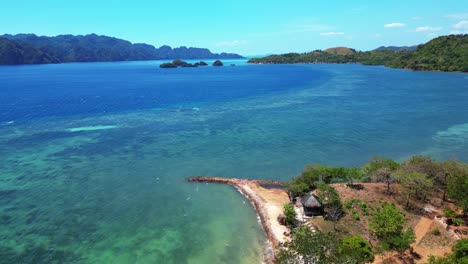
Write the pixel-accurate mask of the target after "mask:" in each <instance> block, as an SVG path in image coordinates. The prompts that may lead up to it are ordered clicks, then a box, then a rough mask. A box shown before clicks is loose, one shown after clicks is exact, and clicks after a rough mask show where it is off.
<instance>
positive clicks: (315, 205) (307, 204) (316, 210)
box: [301, 193, 323, 216]
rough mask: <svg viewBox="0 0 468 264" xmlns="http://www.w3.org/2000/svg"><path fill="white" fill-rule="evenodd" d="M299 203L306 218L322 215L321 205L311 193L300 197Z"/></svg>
mask: <svg viewBox="0 0 468 264" xmlns="http://www.w3.org/2000/svg"><path fill="white" fill-rule="evenodd" d="M301 203H302V206H303V207H304V213H305V215H306V216H315V215H322V214H323V211H322V203H320V201H319V200H318V198H317V196H315V195H314V194H313V193H310V194H308V195H307V196H303V197H301Z"/></svg>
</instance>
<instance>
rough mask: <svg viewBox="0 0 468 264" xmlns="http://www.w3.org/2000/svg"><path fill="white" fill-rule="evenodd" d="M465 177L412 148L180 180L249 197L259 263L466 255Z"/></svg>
mask: <svg viewBox="0 0 468 264" xmlns="http://www.w3.org/2000/svg"><path fill="white" fill-rule="evenodd" d="M466 177H468V164H466V163H463V162H461V161H458V160H449V161H445V162H438V161H435V160H433V159H432V158H430V157H429V156H413V157H411V158H409V159H408V160H406V161H404V162H402V163H398V162H396V161H393V160H391V159H387V158H383V157H374V158H372V159H371V160H370V162H369V163H367V164H365V165H364V166H362V167H357V168H346V167H329V166H324V165H312V166H307V167H306V169H305V171H304V172H303V173H302V174H301V175H299V176H297V177H295V178H294V179H292V180H291V181H289V182H280V181H264V180H248V179H236V178H222V177H206V176H198V177H190V178H188V179H187V180H188V181H191V182H210V183H221V184H228V185H231V186H233V187H235V188H236V189H237V190H238V191H239V192H240V193H241V194H243V195H245V196H246V197H247V198H248V199H249V200H250V202H251V203H252V205H253V206H254V208H255V210H256V212H257V214H258V216H259V218H260V221H261V224H262V226H263V228H264V230H265V233H266V236H267V238H268V241H269V244H270V248H269V249H268V250H267V251H268V254H267V259H265V260H264V261H265V262H266V263H316V262H317V261H319V262H320V263H374V264H380V263H399V264H405V263H428V264H445V263H465V262H463V261H465V260H468V259H467V257H466V253H467V252H466V250H467V248H468V247H466V246H467V245H468V227H467V223H466V222H467V217H466V213H467V211H468V200H467V199H468V197H467V196H466V195H465V190H466V188H467V187H468V186H467V184H468V182H467V181H466ZM449 199H450V200H449ZM317 244H320V245H321V247H317V246H316V245H317ZM452 252H453V253H452ZM463 254H465V255H463ZM304 260H305V261H304ZM444 261H446V262H444Z"/></svg>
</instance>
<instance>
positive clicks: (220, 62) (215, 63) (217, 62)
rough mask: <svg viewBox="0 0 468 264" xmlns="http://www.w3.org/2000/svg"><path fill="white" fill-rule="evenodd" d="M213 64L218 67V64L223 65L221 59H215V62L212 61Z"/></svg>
mask: <svg viewBox="0 0 468 264" xmlns="http://www.w3.org/2000/svg"><path fill="white" fill-rule="evenodd" d="M213 66H216V67H220V66H224V64H223V62H222V61H220V60H216V61H215V62H213Z"/></svg>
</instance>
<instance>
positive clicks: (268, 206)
mask: <svg viewBox="0 0 468 264" xmlns="http://www.w3.org/2000/svg"><path fill="white" fill-rule="evenodd" d="M187 180H188V181H190V182H209V183H220V184H228V185H231V186H233V187H234V188H236V189H237V190H238V191H239V192H240V193H241V194H242V195H244V196H245V197H246V198H247V199H248V200H249V201H250V202H251V204H252V205H253V206H254V208H255V211H256V212H257V215H258V216H259V218H260V223H261V225H262V227H263V230H264V231H265V233H266V236H267V240H268V243H269V246H268V249H267V254H266V257H265V259H264V261H265V263H275V250H276V249H277V248H278V246H279V245H280V243H283V242H287V241H289V239H290V238H289V236H286V235H285V234H287V233H289V229H288V228H287V227H286V226H283V225H281V224H280V223H279V222H278V220H277V218H278V216H279V215H281V214H284V212H283V210H284V209H283V206H284V204H286V203H289V197H288V195H287V193H286V191H284V190H282V189H280V188H264V187H262V185H269V186H282V185H283V183H282V182H277V181H263V180H248V179H236V178H223V177H206V176H197V177H190V178H187Z"/></svg>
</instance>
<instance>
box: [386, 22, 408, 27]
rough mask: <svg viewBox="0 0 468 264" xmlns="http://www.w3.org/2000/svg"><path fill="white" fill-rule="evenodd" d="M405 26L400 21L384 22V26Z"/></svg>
mask: <svg viewBox="0 0 468 264" xmlns="http://www.w3.org/2000/svg"><path fill="white" fill-rule="evenodd" d="M404 26H406V24H405V23H400V22H393V23H388V24H385V25H384V27H386V28H394V27H404Z"/></svg>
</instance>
